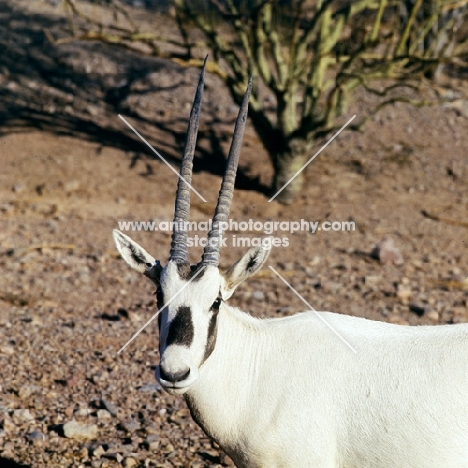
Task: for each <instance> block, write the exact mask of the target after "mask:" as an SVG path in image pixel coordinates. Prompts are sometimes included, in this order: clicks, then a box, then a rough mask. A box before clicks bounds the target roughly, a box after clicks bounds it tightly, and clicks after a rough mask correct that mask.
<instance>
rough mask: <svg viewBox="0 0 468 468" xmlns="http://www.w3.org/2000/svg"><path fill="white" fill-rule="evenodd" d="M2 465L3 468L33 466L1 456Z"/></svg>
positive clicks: (0, 462)
mask: <svg viewBox="0 0 468 468" xmlns="http://www.w3.org/2000/svg"><path fill="white" fill-rule="evenodd" d="M0 466H1V467H2V468H31V467H30V466H29V465H20V464H19V463H16V462H15V461H13V460H8V458H3V457H0Z"/></svg>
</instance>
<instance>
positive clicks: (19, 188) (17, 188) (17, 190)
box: [12, 182, 26, 193]
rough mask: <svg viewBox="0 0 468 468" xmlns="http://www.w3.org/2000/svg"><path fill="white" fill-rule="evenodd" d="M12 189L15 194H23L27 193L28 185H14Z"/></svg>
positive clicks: (19, 183)
mask: <svg viewBox="0 0 468 468" xmlns="http://www.w3.org/2000/svg"><path fill="white" fill-rule="evenodd" d="M12 189H13V192H15V193H21V192H24V191H25V189H26V185H24V184H23V183H22V182H18V183H16V184H15V185H13V187H12Z"/></svg>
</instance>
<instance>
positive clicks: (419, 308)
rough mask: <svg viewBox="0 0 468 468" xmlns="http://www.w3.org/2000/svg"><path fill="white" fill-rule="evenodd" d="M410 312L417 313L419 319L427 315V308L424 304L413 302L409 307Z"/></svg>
mask: <svg viewBox="0 0 468 468" xmlns="http://www.w3.org/2000/svg"><path fill="white" fill-rule="evenodd" d="M409 310H410V311H411V312H413V313H415V314H416V315H417V316H418V317H422V316H423V315H424V314H425V312H426V310H427V308H426V306H424V305H423V304H417V303H415V302H413V303H412V304H410V305H409Z"/></svg>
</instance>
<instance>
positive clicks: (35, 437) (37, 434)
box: [26, 429, 46, 445]
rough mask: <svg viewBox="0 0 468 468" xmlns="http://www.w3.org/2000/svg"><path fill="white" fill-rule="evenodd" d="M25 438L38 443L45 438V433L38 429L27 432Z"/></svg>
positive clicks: (35, 443)
mask: <svg viewBox="0 0 468 468" xmlns="http://www.w3.org/2000/svg"><path fill="white" fill-rule="evenodd" d="M26 438H27V440H29V442H31V443H33V444H34V445H40V444H41V443H42V442H43V441H44V440H45V439H46V437H45V435H44V434H43V433H42V432H41V431H40V430H38V429H36V430H35V431H32V432H31V433H29V434H28V435H27V437H26Z"/></svg>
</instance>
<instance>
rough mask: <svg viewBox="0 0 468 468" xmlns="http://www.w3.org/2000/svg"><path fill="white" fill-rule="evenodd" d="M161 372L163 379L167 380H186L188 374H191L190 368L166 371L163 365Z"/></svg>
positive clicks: (174, 381) (173, 381)
mask: <svg viewBox="0 0 468 468" xmlns="http://www.w3.org/2000/svg"><path fill="white" fill-rule="evenodd" d="M159 373H160V376H161V379H163V380H165V381H166V382H172V383H176V382H182V381H183V380H186V379H187V378H188V376H189V375H190V368H186V369H182V370H180V371H177V372H169V371H165V370H164V368H163V367H162V366H161V367H160V369H159Z"/></svg>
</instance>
